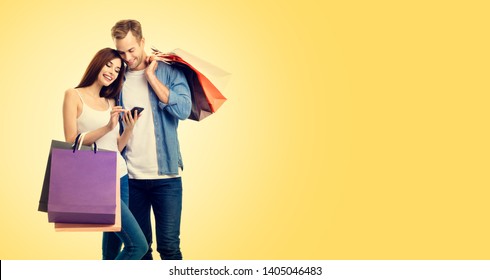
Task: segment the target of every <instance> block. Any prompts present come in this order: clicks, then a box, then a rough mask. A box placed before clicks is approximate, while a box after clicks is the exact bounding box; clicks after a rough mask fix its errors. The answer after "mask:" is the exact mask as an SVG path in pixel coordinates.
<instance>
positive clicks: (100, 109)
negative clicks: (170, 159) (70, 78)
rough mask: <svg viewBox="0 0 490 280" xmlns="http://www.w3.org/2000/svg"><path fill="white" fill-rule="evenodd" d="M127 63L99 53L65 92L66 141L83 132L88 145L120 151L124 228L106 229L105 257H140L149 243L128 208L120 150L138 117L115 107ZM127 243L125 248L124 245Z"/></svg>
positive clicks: (110, 53)
mask: <svg viewBox="0 0 490 280" xmlns="http://www.w3.org/2000/svg"><path fill="white" fill-rule="evenodd" d="M124 72H125V65H124V64H123V61H122V59H121V57H120V56H119V54H118V52H117V51H116V50H113V49H110V48H105V49H102V50H100V51H99V52H97V53H96V54H95V56H94V58H93V59H92V61H91V62H90V64H89V65H88V67H87V70H86V71H85V74H84V75H83V77H82V80H81V81H80V84H79V85H78V86H77V87H75V88H72V89H68V90H67V91H66V92H65V98H64V102H63V126H64V132H65V139H66V141H67V142H74V141H75V138H76V136H77V135H78V134H79V133H82V132H88V133H87V134H86V135H85V139H84V143H83V144H85V145H91V144H92V143H94V142H96V143H97V146H98V147H99V148H102V149H107V150H113V151H117V152H118V155H117V169H118V175H119V176H120V182H121V231H120V232H115V233H112V232H111V233H109V232H104V233H103V238H102V258H103V259H141V257H142V256H143V255H144V254H145V253H146V252H147V250H148V243H147V241H146V238H145V236H144V234H143V232H142V231H141V228H140V227H139V225H138V223H137V221H136V220H135V219H134V217H133V214H132V213H131V212H130V211H129V208H128V200H129V190H128V175H127V173H128V172H127V167H126V163H125V161H124V159H123V158H122V156H121V153H120V151H121V150H122V149H123V148H124V147H125V146H126V144H127V142H128V140H129V137H130V136H131V133H132V131H133V128H134V125H135V123H136V121H137V120H138V115H137V113H136V112H135V115H134V116H132V115H131V113H130V112H129V111H127V110H124V109H123V108H122V107H120V106H115V104H116V102H115V99H116V97H117V96H118V95H119V92H120V91H121V88H122V84H123V80H124V77H123V76H124ZM121 113H123V122H124V128H125V129H124V133H123V134H122V135H119V115H120V114H121ZM122 243H123V244H124V248H123V250H121V245H122Z"/></svg>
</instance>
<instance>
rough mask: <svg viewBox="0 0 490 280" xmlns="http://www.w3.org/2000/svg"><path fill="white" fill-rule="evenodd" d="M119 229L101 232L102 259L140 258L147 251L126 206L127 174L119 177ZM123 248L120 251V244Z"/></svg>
mask: <svg viewBox="0 0 490 280" xmlns="http://www.w3.org/2000/svg"><path fill="white" fill-rule="evenodd" d="M120 182H121V231H120V232H104V233H103V234H102V259H104V260H140V259H141V258H142V257H143V255H144V254H146V252H147V251H148V243H147V242H146V238H145V236H144V234H143V232H142V231H141V228H140V227H139V225H138V222H137V221H136V219H135V218H134V216H133V214H132V213H131V212H130V211H129V208H128V206H127V205H128V202H129V199H128V196H129V190H128V175H126V176H124V177H121V180H120ZM123 243H124V248H123V250H122V251H121V245H122V244H123Z"/></svg>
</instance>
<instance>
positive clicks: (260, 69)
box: [0, 0, 490, 260]
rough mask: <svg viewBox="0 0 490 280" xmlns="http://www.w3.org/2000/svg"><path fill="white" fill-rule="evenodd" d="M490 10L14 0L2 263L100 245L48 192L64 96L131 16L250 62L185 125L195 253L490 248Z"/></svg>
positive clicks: (189, 244)
mask: <svg viewBox="0 0 490 280" xmlns="http://www.w3.org/2000/svg"><path fill="white" fill-rule="evenodd" d="M489 8H490V5H489V4H487V3H486V1H418V0H417V1H380V0H375V1H312V0H302V1H284V2H281V1H272V0H253V1H237V2H234V1H112V2H110V3H107V2H106V1H79V2H77V3H74V2H71V1H32V2H31V1H24V0H16V1H2V2H1V4H0V26H1V27H2V32H1V36H2V40H1V44H0V54H1V64H0V65H1V67H0V77H1V82H0V94H1V104H2V106H1V108H0V125H1V126H0V127H1V137H0V158H1V163H0V180H1V181H0V185H1V186H0V192H1V193H0V231H1V232H0V259H100V256H101V249H100V247H101V246H100V243H101V234H100V233H55V232H54V229H53V225H52V224H49V223H48V222H47V217H46V214H45V213H41V212H37V203H38V199H39V194H40V190H41V185H42V180H43V176H44V169H45V165H46V159H47V155H48V149H49V144H50V141H51V139H58V140H61V139H63V129H62V115H61V106H62V99H63V93H64V91H65V90H66V89H67V88H70V87H74V86H76V85H77V83H78V82H79V79H80V78H81V76H82V74H83V71H84V70H85V68H86V67H87V65H88V63H89V61H90V59H91V58H92V56H93V55H94V54H95V52H96V51H97V50H99V49H101V48H103V47H108V46H109V47H112V46H113V44H112V40H111V38H110V28H111V27H112V26H113V24H114V23H115V22H116V21H117V20H119V19H124V18H134V19H138V20H139V21H140V22H141V23H142V26H143V32H144V36H145V37H146V43H147V50H149V47H150V46H152V45H154V46H156V47H158V48H159V49H161V50H164V51H170V50H172V49H174V48H182V49H184V50H187V51H188V52H191V53H193V54H195V55H197V56H199V57H201V58H203V59H205V60H207V61H209V62H212V63H214V64H216V65H218V66H220V67H222V68H223V69H225V70H227V71H229V72H231V73H232V78H231V80H230V83H229V84H228V87H227V88H226V91H225V92H224V94H225V96H226V97H227V98H228V101H227V102H226V103H225V104H224V105H223V106H222V107H221V109H220V110H219V111H218V112H217V113H216V114H215V115H213V116H211V117H209V118H207V119H205V120H204V121H202V122H200V123H197V122H193V121H185V122H181V126H180V130H179V133H180V140H181V147H182V153H183V157H184V162H185V170H184V177H183V178H184V179H183V180H184V209H183V217H182V219H183V220H182V235H181V237H182V250H183V254H184V258H186V259H198V260H204V259H208V260H213V259H233V260H240V259H279V260H281V259H487V258H489V256H490V253H489V252H490V242H489V240H490V239H489V238H488V237H489V236H490V226H489V222H488V214H489V210H490V203H488V198H489V196H490V191H489V188H488V186H489V183H490V178H489V172H488V170H489V168H490V163H489V159H490V149H489V148H488V147H489V145H488V143H490V139H489V138H490V134H489V132H488V119H489V110H488V109H487V108H488V104H489V102H490V97H489V92H490V88H489V83H488V81H489V80H488V77H489V76H490V67H489V65H490V55H489V50H490V39H489V37H490V36H489V32H488V31H489V24H490V17H488V12H489ZM155 257H156V258H158V256H157V254H155Z"/></svg>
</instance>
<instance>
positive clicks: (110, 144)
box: [75, 89, 128, 177]
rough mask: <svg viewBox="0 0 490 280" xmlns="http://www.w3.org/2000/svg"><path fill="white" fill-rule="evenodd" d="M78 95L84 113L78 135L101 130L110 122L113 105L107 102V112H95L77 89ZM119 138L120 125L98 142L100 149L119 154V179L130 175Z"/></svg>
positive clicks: (78, 126) (79, 124) (79, 118)
mask: <svg viewBox="0 0 490 280" xmlns="http://www.w3.org/2000/svg"><path fill="white" fill-rule="evenodd" d="M75 90H76V91H77V93H78V96H79V97H80V99H81V100H82V105H83V106H82V113H81V114H80V116H79V117H78V118H77V128H78V133H82V132H89V131H92V130H96V129H98V128H101V127H103V126H105V125H107V123H108V122H109V119H110V118H111V110H112V107H111V104H110V103H109V101H107V106H108V108H107V110H104V111H100V110H95V109H93V108H91V107H90V106H88V105H87V104H85V102H84V101H83V98H82V95H81V94H80V92H79V91H78V89H75ZM118 137H119V123H118V124H117V125H116V127H114V129H113V130H111V131H109V132H108V133H107V134H105V135H104V136H102V137H101V138H99V139H98V140H97V141H95V142H96V143H97V147H98V148H100V149H106V150H110V151H115V152H117V171H118V174H119V177H122V176H124V175H126V174H128V169H127V167H126V162H125V161H124V158H123V157H122V156H121V153H120V152H119V150H118V147H117V138H118Z"/></svg>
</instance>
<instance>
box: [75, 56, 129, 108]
mask: <svg viewBox="0 0 490 280" xmlns="http://www.w3.org/2000/svg"><path fill="white" fill-rule="evenodd" d="M114 58H118V59H120V60H121V69H120V70H119V74H118V75H117V78H116V80H115V81H114V82H112V83H111V84H110V85H109V86H107V87H106V86H103V87H102V88H101V89H100V93H99V96H100V97H105V98H109V99H116V98H117V96H118V94H119V93H120V92H121V89H122V85H123V82H124V73H125V72H126V66H125V64H124V60H123V59H122V58H121V56H120V55H119V53H118V52H117V51H116V50H114V49H111V48H104V49H101V50H100V51H98V52H97V53H96V54H95V56H94V58H92V61H90V64H89V65H88V67H87V70H85V74H83V77H82V80H81V81H80V83H79V84H78V86H77V88H80V87H88V86H90V85H92V84H93V83H94V82H95V81H96V80H97V77H98V76H99V73H100V70H102V67H104V65H106V64H107V63H108V62H109V61H111V60H113V59H114Z"/></svg>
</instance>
